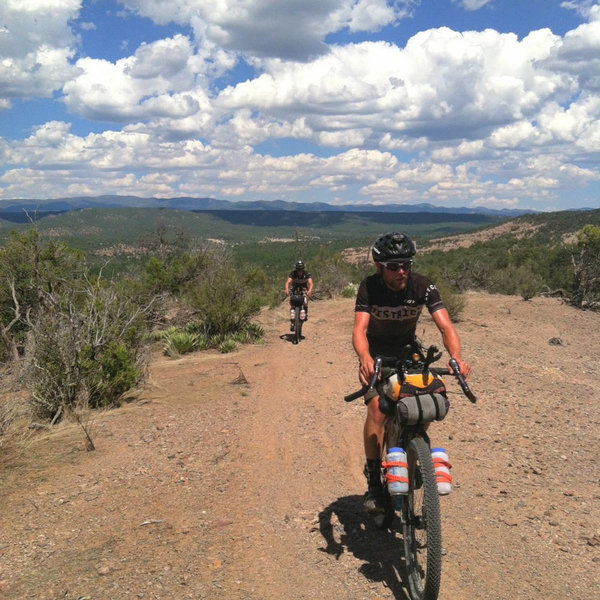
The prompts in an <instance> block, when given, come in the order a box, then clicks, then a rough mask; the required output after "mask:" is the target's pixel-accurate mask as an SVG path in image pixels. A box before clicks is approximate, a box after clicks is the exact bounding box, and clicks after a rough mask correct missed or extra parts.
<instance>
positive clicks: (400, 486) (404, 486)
mask: <svg viewBox="0 0 600 600" xmlns="http://www.w3.org/2000/svg"><path fill="white" fill-rule="evenodd" d="M383 466H384V467H385V479H386V481H387V486H388V492H389V493H390V494H391V495H392V496H396V495H398V494H408V464H407V463H406V453H405V452H404V450H403V449H402V448H390V449H389V450H388V453H387V456H386V461H385V463H384V464H383Z"/></svg>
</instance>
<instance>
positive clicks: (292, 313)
mask: <svg viewBox="0 0 600 600" xmlns="http://www.w3.org/2000/svg"><path fill="white" fill-rule="evenodd" d="M295 317H296V309H294V308H290V321H293V320H294V318H295Z"/></svg>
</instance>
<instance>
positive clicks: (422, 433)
mask: <svg viewBox="0 0 600 600" xmlns="http://www.w3.org/2000/svg"><path fill="white" fill-rule="evenodd" d="M440 358H441V353H439V352H438V349H437V348H436V347H435V346H430V347H429V348H428V349H427V352H426V354H424V353H423V352H422V351H421V350H419V351H418V352H415V349H414V348H413V347H412V346H407V347H406V349H405V351H404V352H403V354H402V356H401V357H400V358H399V359H398V358H385V357H382V356H377V357H376V358H375V373H374V375H373V377H372V379H371V381H370V382H369V385H365V386H363V387H362V388H361V389H360V390H358V391H356V392H354V393H352V394H349V395H347V396H345V397H344V400H345V401H346V402H352V401H353V400H356V399H357V398H360V397H361V396H364V395H365V394H366V393H367V392H369V391H371V390H373V389H375V390H377V392H378V393H379V399H380V401H379V408H380V410H381V411H382V412H383V413H384V414H385V415H387V418H386V421H385V437H384V448H383V456H382V459H383V461H382V462H383V466H382V473H381V476H382V486H383V489H384V493H385V500H384V507H385V508H384V509H383V511H382V512H381V513H380V514H378V515H376V516H375V517H374V518H375V522H376V524H377V526H378V527H380V528H381V529H386V530H389V531H391V532H392V533H394V532H395V531H397V532H399V533H401V534H402V544H401V548H402V555H403V557H404V566H405V570H406V584H407V589H408V592H409V595H410V598H411V600H437V598H438V594H439V589H440V581H441V574H442V527H441V516H440V503H439V494H438V488H437V482H436V474H435V469H434V465H433V461H432V458H431V449H430V440H429V437H428V435H427V427H428V425H429V423H430V422H432V421H434V420H441V419H443V418H444V417H445V414H446V412H447V410H448V406H449V403H448V402H447V400H446V397H445V393H443V394H442V393H440V391H433V392H432V391H430V390H431V389H435V388H432V387H431V385H432V383H433V382H434V381H438V382H442V384H443V379H442V378H441V376H443V375H453V376H454V377H456V379H457V380H458V382H459V384H460V387H461V389H462V391H463V393H464V395H465V396H467V398H469V400H470V401H471V402H476V400H477V399H476V397H475V395H474V394H473V393H472V392H471V390H470V388H469V386H468V385H467V383H466V381H465V379H464V378H463V376H462V375H461V373H460V370H459V368H458V364H457V363H456V361H455V360H454V359H451V360H450V361H449V364H450V366H451V370H450V369H447V368H434V367H430V365H431V363H433V362H435V361H437V360H439V359H440ZM415 381H417V387H416V388H415V386H414V385H413V384H414V383H415ZM419 381H421V382H423V385H422V386H420V385H419V383H418V382H419ZM409 383H410V385H408V386H407V387H408V388H409V389H410V391H412V392H413V393H414V392H415V391H416V393H414V395H413V396H402V393H401V391H402V389H403V385H405V384H409ZM425 384H427V385H425ZM419 387H421V388H422V390H425V391H424V393H419ZM438 389H439V384H438ZM444 392H445V388H444ZM394 447H398V448H403V449H404V451H405V452H406V459H407V460H406V466H407V472H408V493H407V494H398V495H391V494H390V493H389V491H388V488H387V484H386V474H387V470H386V468H385V464H386V463H385V456H386V453H387V450H388V449H389V448H394Z"/></svg>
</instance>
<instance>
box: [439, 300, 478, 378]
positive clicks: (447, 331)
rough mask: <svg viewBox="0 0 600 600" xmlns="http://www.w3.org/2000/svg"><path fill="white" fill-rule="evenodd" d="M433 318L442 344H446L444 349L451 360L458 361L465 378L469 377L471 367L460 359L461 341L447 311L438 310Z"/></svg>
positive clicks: (443, 309)
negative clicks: (440, 335)
mask: <svg viewBox="0 0 600 600" xmlns="http://www.w3.org/2000/svg"><path fill="white" fill-rule="evenodd" d="M431 317H432V318H433V321H434V323H435V324H436V325H437V328H438V329H439V330H440V333H441V334H442V342H443V343H444V347H445V348H446V350H447V351H448V354H449V355H450V358H454V359H455V360H456V362H457V363H458V368H459V369H460V372H461V374H462V375H463V376H464V377H468V376H469V374H470V373H471V366H470V365H469V364H468V363H466V362H465V361H464V360H462V359H461V357H460V339H459V337H458V333H456V329H455V328H454V325H452V321H450V315H449V314H448V311H447V309H445V308H442V309H440V310H436V311H435V312H434V313H432V315H431Z"/></svg>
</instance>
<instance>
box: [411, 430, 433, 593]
mask: <svg viewBox="0 0 600 600" xmlns="http://www.w3.org/2000/svg"><path fill="white" fill-rule="evenodd" d="M406 455H407V462H408V479H409V494H408V496H407V497H406V499H405V502H403V511H402V513H403V514H402V517H403V518H402V521H403V524H402V529H403V546H404V558H405V563H406V571H407V582H408V588H409V589H408V591H409V594H410V598H411V600H437V598H438V594H439V590H440V580H441V576H442V526H441V517H440V500H439V496H438V491H437V484H436V481H435V471H434V468H433V462H432V460H431V451H430V449H429V446H428V445H427V443H426V442H425V440H423V439H422V438H414V439H412V440H411V442H410V444H409V445H408V448H407V452H406ZM419 472H420V475H419Z"/></svg>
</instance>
